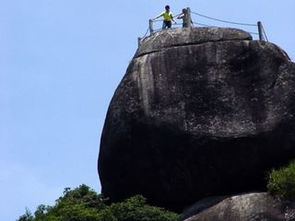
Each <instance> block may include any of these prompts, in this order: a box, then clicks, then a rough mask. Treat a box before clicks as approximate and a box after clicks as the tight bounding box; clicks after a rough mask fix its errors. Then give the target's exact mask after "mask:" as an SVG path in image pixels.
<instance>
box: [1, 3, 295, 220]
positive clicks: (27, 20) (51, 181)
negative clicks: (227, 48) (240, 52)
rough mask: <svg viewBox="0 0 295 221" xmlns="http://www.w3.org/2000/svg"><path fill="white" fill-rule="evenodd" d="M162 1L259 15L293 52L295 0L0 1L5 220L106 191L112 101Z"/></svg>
mask: <svg viewBox="0 0 295 221" xmlns="http://www.w3.org/2000/svg"><path fill="white" fill-rule="evenodd" d="M166 4H169V5H170V6H171V11H172V12H173V13H174V14H178V13H179V12H180V11H181V9H182V8H184V7H190V8H191V10H192V11H193V12H197V13H200V14H205V15H207V16H210V17H215V18H219V19H223V20H230V21H235V22H242V23H254V24H255V23H256V22H257V21H262V23H263V25H264V28H265V31H266V34H267V37H268V39H269V41H271V42H273V43H275V44H277V45H278V46H280V47H281V48H282V49H284V50H285V51H286V52H287V53H288V54H289V56H290V57H291V59H292V60H293V61H294V59H295V50H294V47H295V38H294V36H295V26H294V21H295V14H294V9H295V1H294V0H284V1H269V0H259V1H257V0H248V1H246V2H245V1H236V0H235V1H234V0H223V1H217V0H182V1H179V0H170V1H168V0H167V1H163V0H157V1H156V0H140V1H131V0H125V1H122V0H112V1H104V0H100V1H97V0H86V1H82V0H26V1H24V0H9V1H4V0H0V107H1V108H0V122H1V124H0V193H1V200H0V211H1V213H0V220H1V221H11V220H12V221H13V220H16V219H17V218H18V217H19V216H20V215H22V214H23V213H24V212H25V208H28V209H30V210H31V211H34V210H35V209H36V207H37V205H39V204H47V205H48V204H49V205H53V203H54V201H55V199H57V198H58V197H59V196H60V195H61V194H62V192H63V189H64V188H65V187H71V188H75V187H77V186H79V185H80V184H82V183H84V184H86V185H88V186H90V187H91V188H93V189H94V190H96V191H97V192H100V188H101V187H100V183H99V178H98V174H97V166H96V165H97V156H98V152H99V144H100V135H101V131H102V128H103V124H104V119H105V115H106V112H107V108H108V105H109V102H110V100H111V98H112V96H113V93H114V91H115V89H116V87H117V86H118V84H119V82H120V80H121V79H122V77H123V75H124V73H125V71H126V68H127V66H128V63H129V61H130V60H131V59H132V57H133V55H134V53H135V50H136V48H137V38H138V37H140V36H143V35H144V34H145V32H146V30H147V27H148V19H150V18H153V17H156V16H157V15H158V14H159V13H160V12H162V11H163V7H164V6H165V5H166ZM193 20H194V21H195V22H199V23H204V24H207V25H212V26H221V27H235V28H242V29H244V30H246V31H249V32H257V30H256V27H248V26H245V27H244V26H235V25H230V24H223V23H219V22H216V21H213V20H208V19H204V18H202V17H198V16H195V15H193ZM157 25H160V24H157ZM156 27H157V26H156ZM253 37H254V38H255V39H257V36H256V35H254V36H253Z"/></svg>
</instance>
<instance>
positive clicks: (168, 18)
mask: <svg viewBox="0 0 295 221" xmlns="http://www.w3.org/2000/svg"><path fill="white" fill-rule="evenodd" d="M160 17H163V18H164V20H163V26H162V29H163V30H164V29H166V28H171V27H172V21H174V19H173V14H172V12H171V11H170V6H169V5H166V6H165V11H164V12H162V13H161V14H160V15H159V16H157V17H156V18H154V19H153V20H155V19H157V18H160ZM174 23H175V24H176V22H175V21H174Z"/></svg>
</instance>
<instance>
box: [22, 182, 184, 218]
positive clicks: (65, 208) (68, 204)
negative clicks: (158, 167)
mask: <svg viewBox="0 0 295 221" xmlns="http://www.w3.org/2000/svg"><path fill="white" fill-rule="evenodd" d="M178 219H179V216H178V215H177V214H176V213H173V212H170V211H167V210H164V209H162V208H158V207H154V206H150V205H148V204H147V203H146V199H145V198H144V197H143V196H141V195H136V196H133V197H131V198H128V199H126V200H124V201H122V202H118V203H109V201H108V199H106V198H104V197H103V196H102V195H101V194H97V193H96V192H95V191H94V190H92V189H90V188H89V187H88V186H86V185H84V184H82V185H80V186H79V187H77V188H75V189H73V190H71V189H70V188H65V189H64V192H63V195H62V196H61V197H59V198H58V199H57V200H56V203H55V205H53V206H48V205H43V204H41V205H39V206H38V207H37V209H36V211H35V212H34V214H32V213H31V212H30V211H29V210H26V212H25V214H23V215H22V216H20V217H19V218H18V219H17V221H176V220H178Z"/></svg>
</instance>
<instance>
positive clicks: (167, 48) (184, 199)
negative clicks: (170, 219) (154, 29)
mask: <svg viewBox="0 0 295 221" xmlns="http://www.w3.org/2000/svg"><path fill="white" fill-rule="evenodd" d="M294 113H295V64H294V63H292V62H290V60H289V58H288V56H287V55H286V54H285V52H284V51H282V50H281V49H280V48H278V47H277V46H276V45H274V44H271V43H268V42H263V41H253V40H251V36H250V35H249V34H247V33H246V32H243V31H241V30H237V29H226V28H191V29H190V28H185V29H175V30H174V29H173V30H168V31H162V32H158V33H156V34H155V35H153V36H151V37H149V38H147V39H146V40H145V41H144V42H143V44H142V46H141V47H140V48H139V49H138V51H137V53H136V54H135V57H134V58H133V60H132V61H131V63H130V65H129V67H128V69H127V73H126V75H125V76H124V78H123V80H122V81H121V83H120V85H119V86H118V88H117V90H116V92H115V95H114V97H113V99H112V102H111V104H110V107H109V110H108V113H107V117H106V120H105V125H104V129H103V133H102V138H101V147H100V154H99V161H98V170H99V175H100V179H101V184H102V193H103V194H105V195H106V196H108V197H110V198H111V199H113V200H115V201H116V200H121V199H123V198H125V197H128V196H130V195H133V194H137V193H140V194H143V195H144V196H146V197H147V198H148V199H149V200H150V202H152V203H155V204H156V205H160V206H165V207H167V208H170V209H176V210H177V209H178V210H179V209H183V208H184V207H185V206H187V205H190V204H192V203H194V202H196V201H197V200H198V199H201V198H203V197H206V196H214V195H228V194H233V193H239V192H247V191H251V190H263V189H264V187H265V173H266V171H268V170H269V169H270V168H272V167H277V166H280V165H282V164H285V163H287V162H288V161H289V160H290V159H292V158H294V156H295V147H294V144H295V136H294V132H293V131H294V127H295V124H294V119H295V118H294Z"/></svg>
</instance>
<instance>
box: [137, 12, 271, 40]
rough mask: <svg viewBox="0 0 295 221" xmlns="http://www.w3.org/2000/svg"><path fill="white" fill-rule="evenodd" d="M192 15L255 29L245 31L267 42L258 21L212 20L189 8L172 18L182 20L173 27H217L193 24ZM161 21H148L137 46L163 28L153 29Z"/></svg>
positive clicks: (263, 30)
mask: <svg viewBox="0 0 295 221" xmlns="http://www.w3.org/2000/svg"><path fill="white" fill-rule="evenodd" d="M192 15H195V16H199V17H202V18H205V19H208V20H213V21H214V22H222V23H227V24H230V25H238V26H248V27H256V28H257V30H258V32H255V31H248V30H247V32H248V33H250V34H252V35H257V36H258V37H259V40H260V41H268V37H267V35H266V32H265V29H264V27H263V25H262V22H261V21H258V22H257V24H251V23H241V22H234V21H227V20H223V19H219V18H214V17H210V16H207V15H203V14H200V13H197V12H194V11H191V9H190V8H186V10H185V11H184V12H183V13H181V14H178V15H176V16H174V17H178V16H182V19H183V23H176V24H174V26H180V25H182V27H184V28H186V27H191V26H193V25H197V26H201V27H217V26H216V25H210V24H204V23H199V22H195V21H194V20H197V19H195V18H192ZM162 21H163V20H159V19H158V20H155V19H149V25H148V28H147V30H146V32H145V34H144V35H143V37H139V38H138V45H140V44H141V41H142V40H143V39H145V38H146V37H147V36H148V34H150V35H152V34H153V33H155V32H157V31H159V30H162V29H163V28H157V29H155V27H154V24H155V23H158V22H162Z"/></svg>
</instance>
